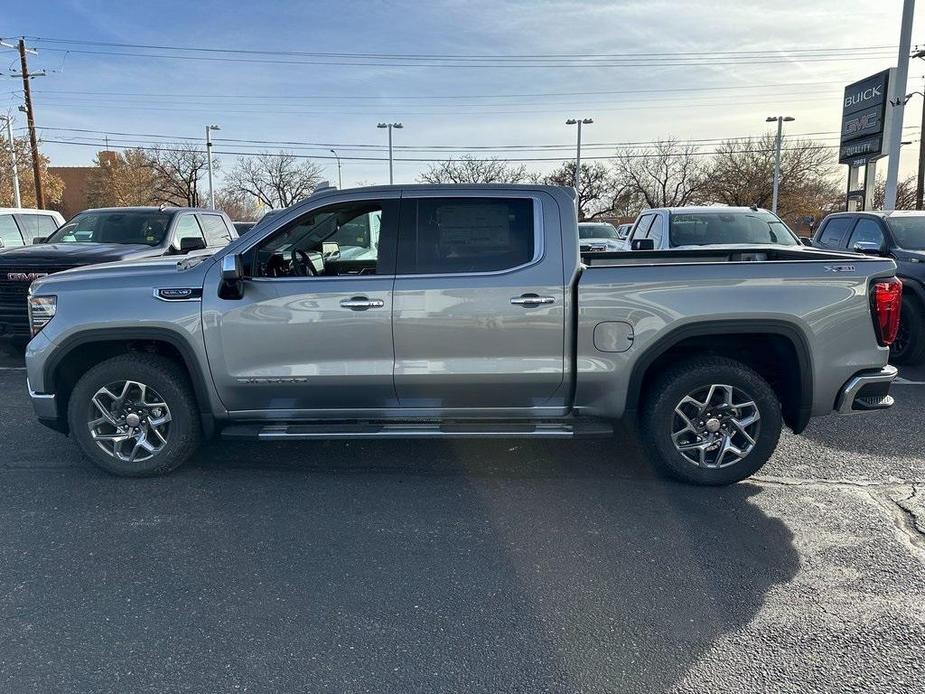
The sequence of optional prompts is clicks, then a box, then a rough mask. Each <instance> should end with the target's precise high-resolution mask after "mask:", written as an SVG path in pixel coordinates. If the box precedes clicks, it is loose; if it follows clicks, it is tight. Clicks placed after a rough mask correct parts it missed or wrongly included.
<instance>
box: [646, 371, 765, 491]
mask: <svg viewBox="0 0 925 694" xmlns="http://www.w3.org/2000/svg"><path fill="white" fill-rule="evenodd" d="M643 397H644V403H643V408H642V413H641V421H640V427H641V434H642V437H643V440H644V442H645V444H646V448H647V450H648V452H649V455H650V458H651V460H652V462H653V463H654V465H655V466H656V468H657V469H658V470H659V471H660V472H662V473H665V474H667V475H669V476H671V477H674V478H675V479H680V480H683V481H685V482H692V483H694V484H701V485H722V484H732V483H733V482H739V481H740V480H743V479H745V478H747V477H749V476H751V475H753V474H754V473H755V472H757V471H758V470H759V469H761V467H762V466H763V465H764V464H765V463H766V462H767V460H768V458H770V457H771V454H772V453H773V452H774V449H775V448H776V447H777V441H778V439H779V438H780V433H781V429H782V427H783V422H782V417H781V408H780V401H779V400H778V398H777V395H776V393H775V392H774V389H773V388H771V386H770V385H769V384H768V382H767V381H766V380H764V379H763V378H762V377H761V376H760V375H759V374H758V373H757V372H755V371H754V370H752V369H750V368H749V367H747V366H745V365H744V364H742V363H741V362H737V361H735V360H733V359H727V358H725V357H703V358H698V359H691V360H689V361H685V362H682V363H679V364H676V365H675V366H673V367H672V368H670V369H669V370H668V371H666V372H665V373H663V374H662V375H661V376H660V377H659V378H658V380H657V381H656V382H655V383H654V384H653V386H652V387H651V388H649V389H648V391H647V392H646V393H645V394H644V395H643Z"/></svg>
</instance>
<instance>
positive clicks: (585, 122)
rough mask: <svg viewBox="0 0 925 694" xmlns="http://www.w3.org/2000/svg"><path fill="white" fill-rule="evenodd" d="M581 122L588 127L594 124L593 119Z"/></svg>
mask: <svg viewBox="0 0 925 694" xmlns="http://www.w3.org/2000/svg"><path fill="white" fill-rule="evenodd" d="M581 122H582V123H584V124H585V125H590V124H591V123H593V122H594V119H593V118H585V119H584V120H582V121H581Z"/></svg>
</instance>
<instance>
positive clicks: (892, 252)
mask: <svg viewBox="0 0 925 694" xmlns="http://www.w3.org/2000/svg"><path fill="white" fill-rule="evenodd" d="M813 246H815V247H816V248H826V249H831V250H838V251H850V252H854V253H864V254H865V255H879V256H884V257H888V258H893V260H895V261H896V266H897V271H896V276H897V277H899V279H901V280H902V283H903V305H902V317H901V319H900V321H899V334H898V335H897V336H896V341H895V342H893V344H892V346H891V347H890V361H892V362H893V363H895V364H918V363H921V362H922V361H923V360H925V212H918V211H895V212H838V213H836V214H830V215H829V216H828V217H826V218H825V219H824V220H822V224H821V225H819V228H818V229H817V230H816V233H815V234H814V235H813Z"/></svg>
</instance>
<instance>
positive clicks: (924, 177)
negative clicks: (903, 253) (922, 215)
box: [915, 51, 925, 210]
mask: <svg viewBox="0 0 925 694" xmlns="http://www.w3.org/2000/svg"><path fill="white" fill-rule="evenodd" d="M919 54H922V55H925V51H919ZM919 54H916V57H918V58H921V57H922V55H919ZM923 197H925V86H923V87H922V127H921V129H920V130H919V171H918V175H917V176H916V186H915V209H917V210H921V209H922V203H923Z"/></svg>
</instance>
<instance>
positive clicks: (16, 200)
mask: <svg viewBox="0 0 925 694" xmlns="http://www.w3.org/2000/svg"><path fill="white" fill-rule="evenodd" d="M0 118H2V119H3V120H5V121H6V141H7V142H8V143H9V145H10V162H11V163H12V168H13V207H17V208H19V207H22V198H21V197H19V166H17V164H16V143H15V142H13V125H12V123H13V118H12V116H0Z"/></svg>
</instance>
